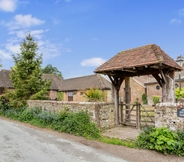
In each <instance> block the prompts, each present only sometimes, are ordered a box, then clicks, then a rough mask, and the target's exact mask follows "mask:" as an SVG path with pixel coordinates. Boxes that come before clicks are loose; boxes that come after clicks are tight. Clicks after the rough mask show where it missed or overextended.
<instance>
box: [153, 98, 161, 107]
mask: <svg viewBox="0 0 184 162" xmlns="http://www.w3.org/2000/svg"><path fill="white" fill-rule="evenodd" d="M159 102H160V97H159V96H153V103H154V105H156V104H157V103H159Z"/></svg>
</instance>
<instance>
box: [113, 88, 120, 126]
mask: <svg viewBox="0 0 184 162" xmlns="http://www.w3.org/2000/svg"><path fill="white" fill-rule="evenodd" d="M114 95H115V96H114V105H115V110H114V116H115V125H119V91H118V89H116V88H115V93H114Z"/></svg>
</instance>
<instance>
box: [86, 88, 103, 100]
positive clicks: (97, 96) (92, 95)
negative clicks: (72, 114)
mask: <svg viewBox="0 0 184 162" xmlns="http://www.w3.org/2000/svg"><path fill="white" fill-rule="evenodd" d="M84 97H86V98H87V100H88V101H89V102H96V101H104V97H105V94H104V92H103V91H102V90H100V89H98V88H90V89H89V90H86V91H85V92H84Z"/></svg>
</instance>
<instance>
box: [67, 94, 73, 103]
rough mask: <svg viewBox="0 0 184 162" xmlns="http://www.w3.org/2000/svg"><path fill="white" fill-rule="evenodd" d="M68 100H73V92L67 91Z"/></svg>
mask: <svg viewBox="0 0 184 162" xmlns="http://www.w3.org/2000/svg"><path fill="white" fill-rule="evenodd" d="M68 101H73V92H68Z"/></svg>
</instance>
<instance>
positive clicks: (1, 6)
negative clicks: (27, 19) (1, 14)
mask: <svg viewBox="0 0 184 162" xmlns="http://www.w3.org/2000/svg"><path fill="white" fill-rule="evenodd" d="M16 7H17V0H0V10H3V11H5V12H13V11H15V9H16Z"/></svg>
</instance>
